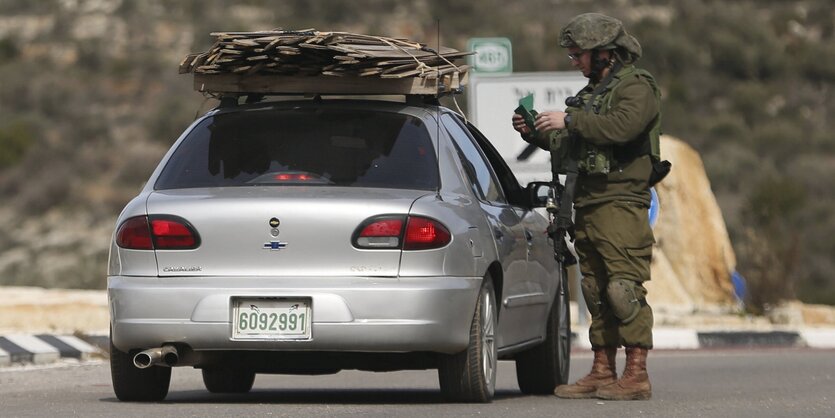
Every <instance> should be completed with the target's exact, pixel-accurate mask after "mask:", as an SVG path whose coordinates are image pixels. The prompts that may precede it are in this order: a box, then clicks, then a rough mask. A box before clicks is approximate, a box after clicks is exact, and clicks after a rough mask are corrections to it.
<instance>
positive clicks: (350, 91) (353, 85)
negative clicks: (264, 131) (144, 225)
mask: <svg viewBox="0 0 835 418" xmlns="http://www.w3.org/2000/svg"><path fill="white" fill-rule="evenodd" d="M468 78H469V76H468V75H467V74H466V73H465V74H464V75H463V77H460V76H459V75H458V73H453V74H449V75H445V76H441V78H437V77H431V78H430V77H407V78H399V79H380V78H368V77H348V76H345V77H338V76H328V75H320V76H282V75H240V74H199V73H195V74H194V89H195V90H196V91H199V92H201V93H213V94H235V95H245V94H250V93H259V94H300V95H312V94H320V95H327V94H339V95H401V94H402V95H407V96H409V95H431V96H443V95H446V94H454V93H460V92H461V89H462V87H463V86H464V85H466V84H467V81H468Z"/></svg>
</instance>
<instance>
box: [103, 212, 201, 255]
mask: <svg viewBox="0 0 835 418" xmlns="http://www.w3.org/2000/svg"><path fill="white" fill-rule="evenodd" d="M116 244H117V245H118V246H120V247H122V248H127V249H131V250H154V249H156V250H190V249H194V248H197V247H198V246H200V237H199V236H198V235H197V232H196V231H195V230H194V228H193V227H192V226H191V225H190V224H189V223H188V222H187V221H186V220H185V219H182V218H180V217H176V216H170V215H157V216H151V217H150V219H149V217H147V216H136V217H133V218H130V219H128V220H127V221H125V222H124V223H122V225H121V226H120V227H119V231H118V232H117V233H116Z"/></svg>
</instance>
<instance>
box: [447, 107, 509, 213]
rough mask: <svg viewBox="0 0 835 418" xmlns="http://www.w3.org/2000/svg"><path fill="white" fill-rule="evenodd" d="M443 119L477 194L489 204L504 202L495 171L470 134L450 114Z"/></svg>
mask: <svg viewBox="0 0 835 418" xmlns="http://www.w3.org/2000/svg"><path fill="white" fill-rule="evenodd" d="M441 119H442V120H443V125H444V127H446V129H447V132H449V134H450V136H452V139H453V141H454V142H455V144H456V146H457V148H458V151H459V152H460V153H461V157H462V158H461V159H462V160H463V162H464V165H465V167H464V169H465V170H466V171H467V174H468V175H469V176H470V181H472V182H473V185H474V189H475V190H474V191H475V192H476V194H477V195H479V196H480V197H481V198H482V199H484V200H486V201H488V202H504V201H505V200H504V197H503V196H502V193H501V190H500V189H499V187H498V184H497V183H496V180H495V178H494V177H493V171H492V170H491V169H490V167H489V166H488V165H487V162H486V161H485V160H484V156H483V155H482V153H481V151H480V150H479V149H478V148H477V147H476V145H475V143H474V142H473V139H472V138H471V137H470V135H469V133H467V132H466V131H465V130H464V128H462V127H461V125H459V124H458V122H456V121H455V120H454V119H453V118H452V116H450V115H449V114H444V115H443V116H441Z"/></svg>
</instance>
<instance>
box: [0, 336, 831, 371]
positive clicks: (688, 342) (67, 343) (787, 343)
mask: <svg viewBox="0 0 835 418" xmlns="http://www.w3.org/2000/svg"><path fill="white" fill-rule="evenodd" d="M82 338H83V339H82ZM82 338H79V337H76V336H73V335H49V334H39V335H26V334H13V335H5V336H0V367H3V366H8V365H11V364H26V363H29V364H48V363H53V362H56V361H59V360H60V359H64V358H73V359H77V360H82V361H84V360H89V359H91V358H94V357H100V356H103V355H104V354H105V353H106V352H107V349H108V345H109V341H108V337H107V335H106V334H105V335H89V336H83V337H82ZM571 342H572V346H573V347H574V348H576V349H590V348H591V344H590V343H589V341H588V338H586V336H585V332H583V333H582V334H580V333H578V332H572V333H571ZM653 342H654V347H653V348H655V349H660V350H698V349H709V348H754V347H763V348H765V347H769V348H773V347H787V348H788V347H806V348H815V349H835V328H806V329H801V330H797V331H748V330H742V331H703V330H694V329H686V328H665V327H659V328H655V329H654V330H653Z"/></svg>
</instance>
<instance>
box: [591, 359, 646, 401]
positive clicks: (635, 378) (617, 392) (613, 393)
mask: <svg viewBox="0 0 835 418" xmlns="http://www.w3.org/2000/svg"><path fill="white" fill-rule="evenodd" d="M648 352H649V350H648V349H646V348H643V347H626V367H625V368H624V369H623V376H621V378H620V379H618V381H617V382H615V383H612V384H611V385H607V386H603V387H601V388H599V389H597V397H598V398H600V399H607V400H610V401H629V400H643V399H649V398H650V397H651V396H652V385H650V383H649V375H648V374H647V353H648Z"/></svg>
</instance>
